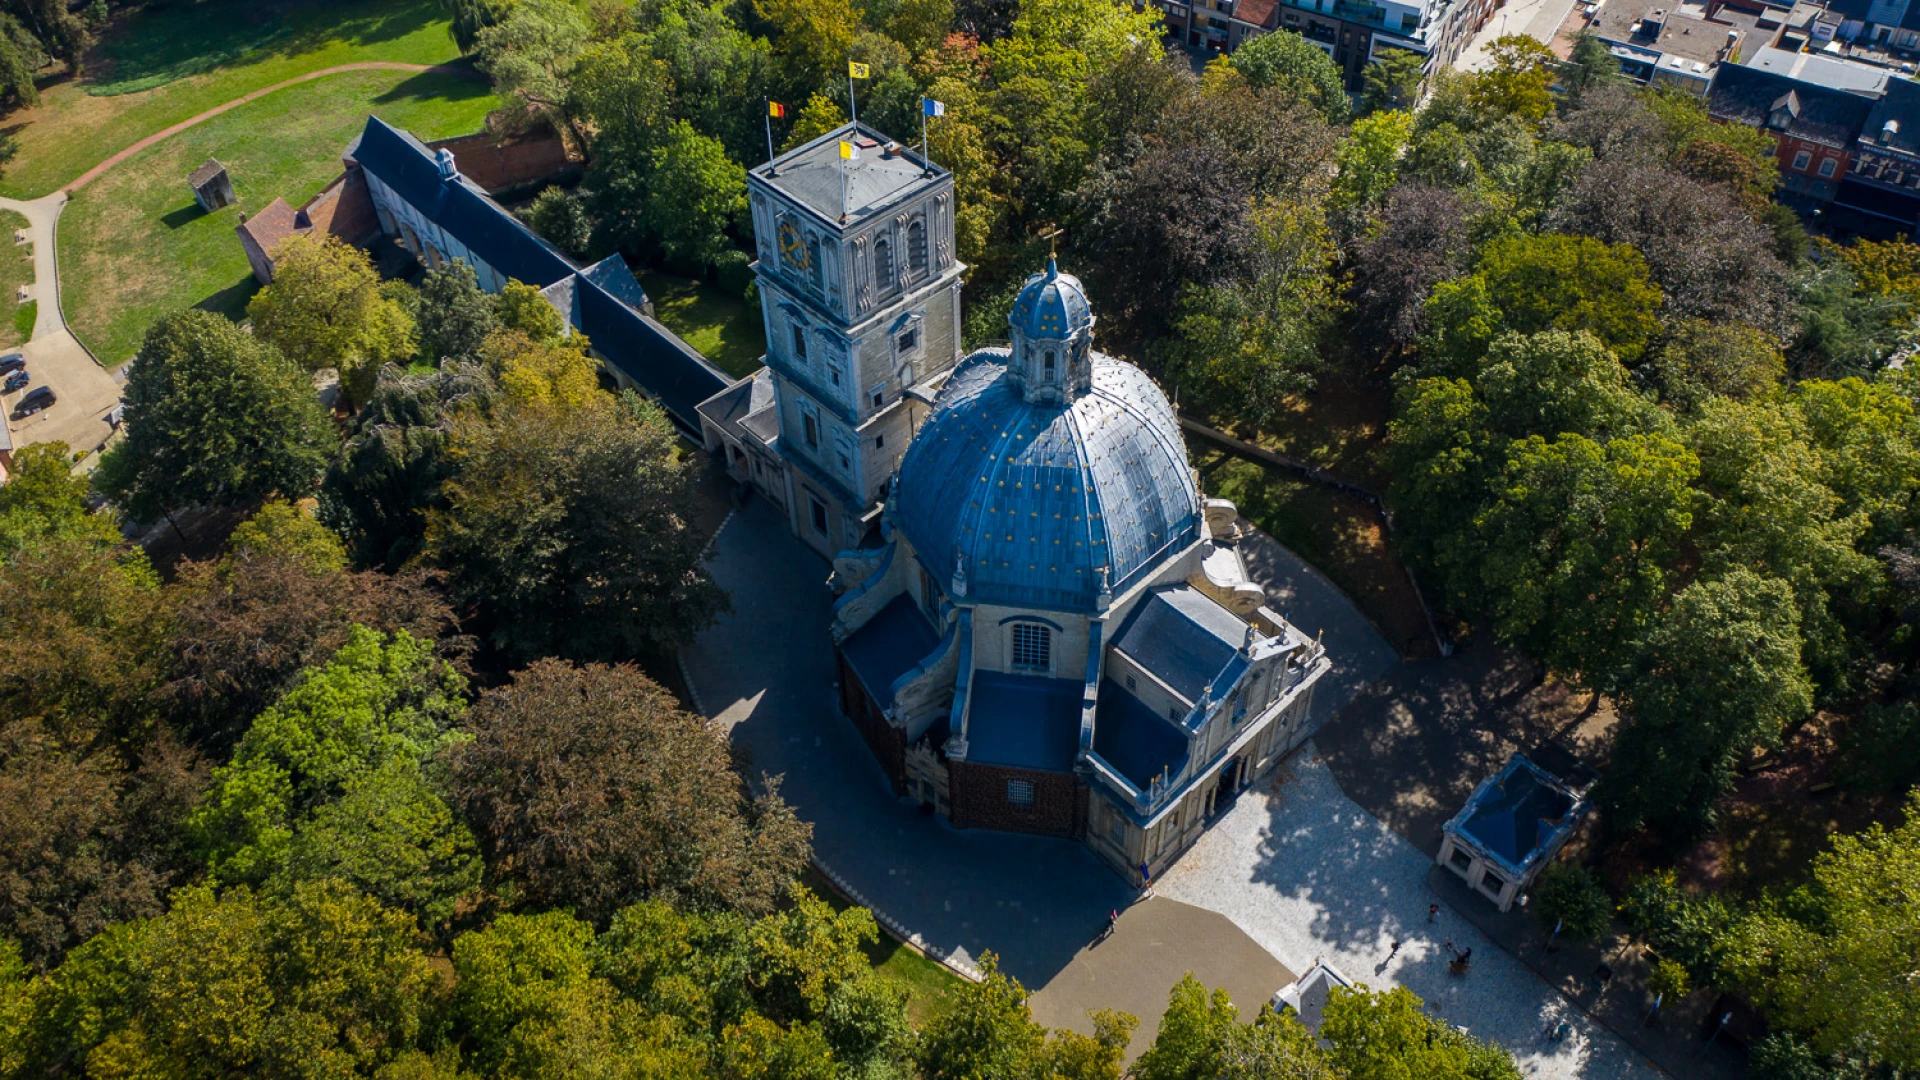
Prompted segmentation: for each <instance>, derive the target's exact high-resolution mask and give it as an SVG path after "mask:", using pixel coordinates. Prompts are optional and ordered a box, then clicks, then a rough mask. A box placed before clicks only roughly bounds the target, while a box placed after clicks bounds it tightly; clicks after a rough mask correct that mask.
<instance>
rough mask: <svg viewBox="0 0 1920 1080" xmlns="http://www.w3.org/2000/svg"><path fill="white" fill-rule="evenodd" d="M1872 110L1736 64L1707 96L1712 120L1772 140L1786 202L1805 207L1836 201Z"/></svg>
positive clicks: (1853, 97) (1846, 96) (1847, 97)
mask: <svg viewBox="0 0 1920 1080" xmlns="http://www.w3.org/2000/svg"><path fill="white" fill-rule="evenodd" d="M1873 107H1874V103H1873V102H1872V101H1869V100H1868V99H1866V98H1863V97H1860V96H1859V95H1857V94H1850V93H1847V92H1845V91H1841V90H1832V89H1828V88H1826V87H1823V86H1816V85H1814V84H1811V83H1803V82H1799V81H1797V80H1794V79H1789V78H1786V77H1785V76H1782V75H1775V74H1772V73H1770V72H1767V71H1763V70H1760V69H1759V68H1750V67H1741V66H1739V65H1737V64H1724V65H1722V66H1721V67H1720V69H1719V71H1718V73H1717V74H1715V76H1714V79H1713V89H1712V91H1711V92H1710V93H1708V95H1707V115H1709V116H1711V117H1713V119H1715V120H1717V121H1720V122H1721V123H1726V124H1740V125H1743V126H1746V127H1752V128H1758V129H1760V130H1762V131H1765V132H1767V133H1768V134H1769V135H1771V136H1773V142H1774V159H1775V160H1776V161H1777V162H1778V163H1779V166H1780V190H1781V192H1782V193H1783V195H1784V197H1785V201H1788V202H1791V203H1795V204H1799V205H1803V206H1816V205H1823V204H1825V203H1829V202H1832V201H1833V197H1834V193H1835V192H1836V191H1838V190H1839V187H1840V182H1841V180H1843V179H1845V178H1846V175H1847V171H1848V168H1849V166H1850V164H1851V161H1852V154H1853V146H1854V140H1855V139H1857V138H1858V137H1859V135H1860V130H1861V128H1862V126H1863V125H1865V124H1866V122H1867V114H1868V113H1870V112H1872V111H1873Z"/></svg>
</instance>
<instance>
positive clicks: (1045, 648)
mask: <svg viewBox="0 0 1920 1080" xmlns="http://www.w3.org/2000/svg"><path fill="white" fill-rule="evenodd" d="M1013 668H1014V670H1016V671H1039V672H1048V671H1052V670H1053V631H1052V630H1050V629H1048V628H1047V627H1044V626H1041V625H1040V624H1039V623H1014V624H1013Z"/></svg>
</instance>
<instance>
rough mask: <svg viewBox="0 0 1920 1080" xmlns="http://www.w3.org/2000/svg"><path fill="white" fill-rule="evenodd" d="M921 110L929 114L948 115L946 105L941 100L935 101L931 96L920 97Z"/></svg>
mask: <svg viewBox="0 0 1920 1080" xmlns="http://www.w3.org/2000/svg"><path fill="white" fill-rule="evenodd" d="M920 111H921V112H923V113H925V114H926V115H928V116H945V115H947V107H946V105H945V104H943V103H941V102H938V101H935V100H933V99H932V98H930V97H929V98H921V99H920Z"/></svg>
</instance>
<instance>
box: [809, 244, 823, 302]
mask: <svg viewBox="0 0 1920 1080" xmlns="http://www.w3.org/2000/svg"><path fill="white" fill-rule="evenodd" d="M807 272H808V273H809V274H811V275H812V276H813V287H814V289H815V290H818V289H819V288H820V286H821V281H822V277H821V270H820V241H819V240H818V239H817V238H815V237H811V236H809V237H807Z"/></svg>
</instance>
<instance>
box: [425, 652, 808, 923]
mask: <svg viewBox="0 0 1920 1080" xmlns="http://www.w3.org/2000/svg"><path fill="white" fill-rule="evenodd" d="M467 728H468V729H469V730H470V731H471V732H472V734H473V740H472V742H470V743H467V744H464V745H462V746H461V747H460V748H459V749H458V750H457V751H456V752H455V754H454V756H453V776H454V780H455V787H456V791H457V793H458V797H459V800H460V802H461V804H462V805H463V806H464V807H465V808H466V811H467V815H468V818H469V820H471V821H472V823H473V826H474V828H475V830H476V831H477V832H478V833H479V835H480V837H481V839H482V841H483V842H484V843H485V845H486V846H487V849H488V850H489V852H490V854H491V856H492V866H493V868H494V872H495V873H496V874H497V875H499V876H500V877H501V878H503V879H504V880H507V881H511V882H512V883H513V884H514V885H515V886H516V887H517V888H518V889H519V890H520V893H521V895H522V896H524V897H525V898H526V900H528V901H529V902H532V903H536V904H542V905H566V906H569V907H571V908H572V909H573V910H574V911H576V912H579V913H580V914H581V915H582V916H584V917H586V918H590V919H594V920H596V921H604V920H606V919H608V918H610V917H611V916H612V915H613V913H614V912H615V911H617V910H618V909H619V908H621V907H622V906H624V905H626V904H630V903H633V902H634V901H637V900H641V899H644V898H646V897H649V896H662V897H672V898H679V899H682V900H685V901H687V902H691V903H694V904H697V905H717V906H723V907H728V908H732V909H734V910H738V911H745V912H749V913H756V914H757V913H764V912H767V911H770V910H771V909H772V907H773V905H774V902H775V900H776V899H777V897H778V896H779V895H780V893H781V891H782V890H783V889H784V888H785V886H786V885H787V883H788V882H789V881H790V880H792V878H793V875H794V874H796V873H798V872H799V870H800V868H801V866H802V865H804V863H805V861H806V858H807V852H808V844H807V841H808V835H809V827H808V826H806V825H804V824H802V823H801V822H800V821H799V820H798V819H796V818H795V817H794V816H793V814H792V811H790V810H789V809H788V808H787V806H786V804H785V803H783V802H782V801H781V800H780V797H779V795H778V793H777V790H773V789H769V790H768V791H767V793H766V794H763V795H758V796H755V795H752V794H750V793H749V792H748V790H747V788H746V784H745V782H744V781H743V780H742V779H741V778H740V776H739V775H738V774H737V773H735V772H734V771H733V763H732V759H731V755H730V753H729V750H728V747H727V744H726V741H725V739H724V738H722V737H721V736H720V735H718V734H717V733H716V732H715V731H714V730H713V729H711V728H709V727H708V726H707V724H706V722H705V721H704V720H702V719H701V718H699V717H696V716H692V715H689V714H687V713H685V712H682V711H681V710H680V709H679V707H678V704H677V703H676V702H675V701H674V700H673V696H672V695H671V694H669V693H667V692H666V691H665V690H664V689H662V688H661V687H660V686H659V684H657V683H655V682H653V681H652V680H651V679H648V678H647V677H645V676H644V675H641V674H640V673H639V672H638V671H636V670H634V669H632V668H609V667H603V666H600V665H590V666H587V667H584V668H579V667H573V666H571V665H569V664H566V663H563V662H561V661H557V660H543V661H540V662H538V663H536V664H534V665H533V666H532V667H530V668H528V669H526V670H524V671H522V672H520V673H519V674H518V675H517V676H516V677H515V678H514V681H513V682H512V683H511V684H509V685H507V686H503V687H500V688H498V689H495V690H492V691H489V692H488V693H486V694H484V695H482V696H481V698H480V700H479V701H478V702H476V703H475V705H474V707H473V709H472V710H471V711H470V712H469V714H468V717H467Z"/></svg>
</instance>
